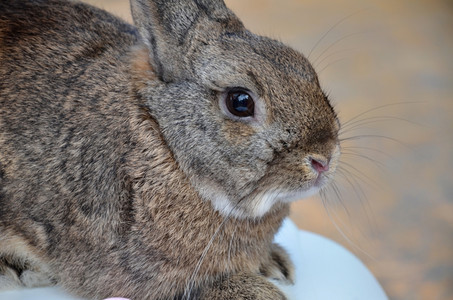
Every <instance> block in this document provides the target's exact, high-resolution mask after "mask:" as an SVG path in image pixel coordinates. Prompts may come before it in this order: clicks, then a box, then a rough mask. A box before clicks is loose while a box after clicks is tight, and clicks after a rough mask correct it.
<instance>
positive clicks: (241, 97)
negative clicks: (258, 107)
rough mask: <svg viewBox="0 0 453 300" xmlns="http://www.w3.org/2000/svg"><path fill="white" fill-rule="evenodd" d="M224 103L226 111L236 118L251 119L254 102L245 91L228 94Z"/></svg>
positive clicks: (234, 91)
mask: <svg viewBox="0 0 453 300" xmlns="http://www.w3.org/2000/svg"><path fill="white" fill-rule="evenodd" d="M225 102H226V103H225V104H226V107H227V108H228V111H229V112H230V113H231V114H233V115H234V116H236V117H240V118H245V117H252V116H253V115H254V113H255V102H254V101H253V98H252V97H251V96H250V95H249V94H248V93H247V92H245V91H237V90H233V91H230V92H228V95H227V97H226V99H225Z"/></svg>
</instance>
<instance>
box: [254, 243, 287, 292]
mask: <svg viewBox="0 0 453 300" xmlns="http://www.w3.org/2000/svg"><path fill="white" fill-rule="evenodd" d="M260 273H261V274H262V275H263V276H265V277H267V278H269V279H273V280H277V281H279V282H282V283H285V284H293V283H294V266H293V263H292V262H291V259H290V258H289V255H288V253H286V250H285V249H283V248H282V247H280V246H279V245H277V244H272V245H271V249H270V253H269V259H268V260H267V261H265V262H264V263H263V264H262V265H261V266H260Z"/></svg>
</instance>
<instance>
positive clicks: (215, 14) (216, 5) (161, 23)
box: [131, 0, 243, 82]
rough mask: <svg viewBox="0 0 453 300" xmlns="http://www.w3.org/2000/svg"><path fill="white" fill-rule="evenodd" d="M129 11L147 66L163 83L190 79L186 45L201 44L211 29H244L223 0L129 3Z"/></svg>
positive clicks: (140, 0) (135, 1)
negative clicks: (146, 55) (147, 55)
mask: <svg viewBox="0 0 453 300" xmlns="http://www.w3.org/2000/svg"><path fill="white" fill-rule="evenodd" d="M131 10H132V16H133V19H134V23H135V25H136V26H137V27H138V30H139V32H140V35H141V37H142V39H143V40H144V42H145V44H146V46H147V47H148V48H149V53H150V63H151V64H152V66H153V67H154V70H155V71H156V73H157V75H158V76H159V77H160V78H161V79H162V80H163V81H166V82H170V81H175V80H177V79H181V78H184V77H187V76H190V75H189V74H190V72H188V71H189V70H188V64H187V61H188V59H186V56H187V50H188V49H187V45H188V44H190V43H192V46H193V43H194V42H199V41H203V39H204V38H205V37H206V36H209V34H210V31H212V29H213V28H214V27H213V26H221V27H220V28H223V29H224V30H225V31H231V30H233V31H234V30H238V29H242V28H243V27H242V23H241V22H240V21H239V19H238V18H237V17H236V16H235V15H234V14H233V13H232V12H231V11H230V10H229V9H228V8H227V7H226V6H225V3H224V2H223V1H222V0H131Z"/></svg>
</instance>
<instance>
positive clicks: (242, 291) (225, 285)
mask: <svg viewBox="0 0 453 300" xmlns="http://www.w3.org/2000/svg"><path fill="white" fill-rule="evenodd" d="M197 299H200V300H208V299H209V300H212V299H231V300H244V299H260V300H286V299H287V298H286V296H285V295H284V294H283V293H282V292H281V291H280V290H279V289H278V288H277V287H276V286H275V285H273V284H272V283H271V282H269V281H268V280H267V279H266V278H265V277H264V276H261V275H257V274H249V273H239V274H235V275H230V276H227V277H223V278H221V279H220V280H218V281H216V282H215V283H214V284H212V285H211V286H209V287H205V288H204V289H202V290H201V291H200V297H199V298H197Z"/></svg>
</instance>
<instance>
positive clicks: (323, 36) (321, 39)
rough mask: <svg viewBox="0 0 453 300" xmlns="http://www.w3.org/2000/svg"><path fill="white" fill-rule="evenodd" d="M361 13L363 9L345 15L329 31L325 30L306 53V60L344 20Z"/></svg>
mask: <svg viewBox="0 0 453 300" xmlns="http://www.w3.org/2000/svg"><path fill="white" fill-rule="evenodd" d="M361 12H363V9H362V10H358V11H355V12H353V13H352V14H349V15H347V16H346V17H344V18H342V19H340V20H338V21H337V22H336V23H335V24H334V25H332V26H331V27H330V29H329V30H327V31H326V32H325V33H324V34H323V35H322V36H321V38H319V40H318V41H317V42H316V43H315V45H314V46H313V48H311V50H310V52H309V53H308V55H307V58H310V56H311V54H312V53H313V52H314V51H315V50H316V48H317V47H318V46H319V45H320V44H321V42H322V41H323V40H324V39H325V38H326V37H327V36H328V35H329V33H330V32H332V31H333V30H334V29H335V28H337V27H338V26H340V25H341V24H342V23H343V22H345V21H346V20H348V19H350V18H352V17H353V16H355V15H357V14H359V13H361Z"/></svg>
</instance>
